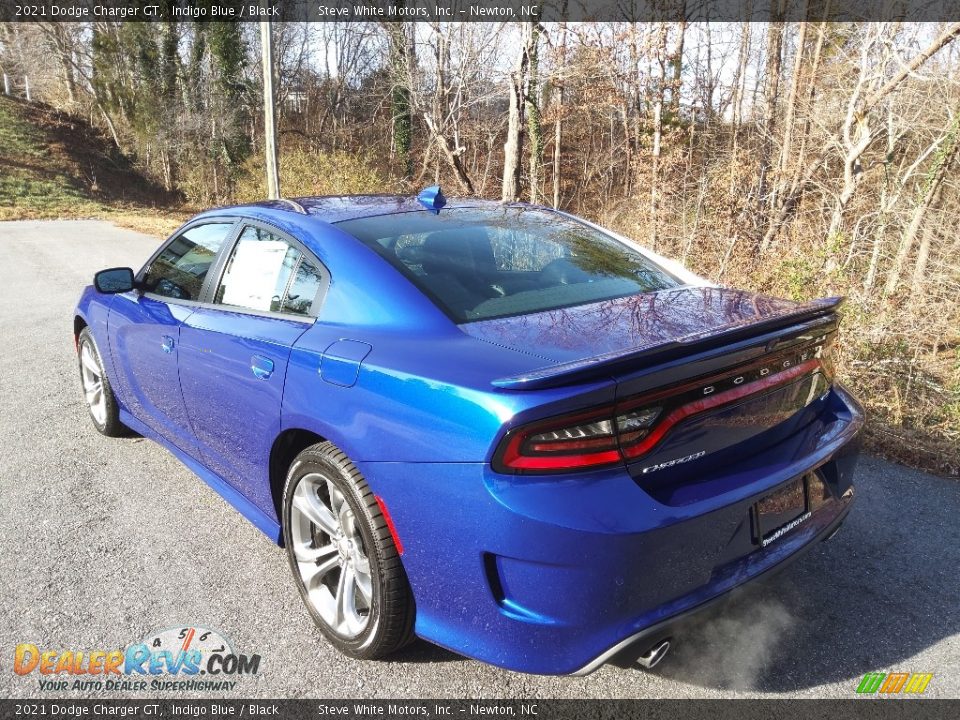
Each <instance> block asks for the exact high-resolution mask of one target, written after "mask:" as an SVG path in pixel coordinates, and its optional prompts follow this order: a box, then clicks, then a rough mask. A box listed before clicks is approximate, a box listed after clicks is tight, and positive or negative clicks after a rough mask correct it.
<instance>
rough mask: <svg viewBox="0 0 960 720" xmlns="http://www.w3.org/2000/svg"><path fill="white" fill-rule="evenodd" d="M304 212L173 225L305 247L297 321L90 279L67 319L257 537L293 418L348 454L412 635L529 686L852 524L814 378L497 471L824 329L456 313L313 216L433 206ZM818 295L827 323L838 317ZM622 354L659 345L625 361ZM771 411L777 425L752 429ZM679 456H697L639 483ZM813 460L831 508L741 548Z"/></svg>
mask: <svg viewBox="0 0 960 720" xmlns="http://www.w3.org/2000/svg"><path fill="white" fill-rule="evenodd" d="M300 203H301V204H302V205H303V207H304V208H305V209H306V210H307V215H303V214H299V213H297V212H293V211H292V210H291V209H290V207H289V206H288V205H287V204H285V203H282V202H272V203H271V202H268V203H261V204H259V205H250V206H243V207H237V208H229V209H219V210H213V211H210V212H207V213H203V214H201V215H200V216H198V218H196V219H195V220H194V221H192V222H195V221H203V220H210V219H225V218H226V219H237V218H240V219H242V218H247V219H250V220H253V221H257V222H260V223H266V224H268V225H270V226H272V227H274V228H276V229H277V230H279V231H281V232H283V233H286V234H288V235H289V236H292V237H293V238H295V239H296V240H297V241H299V242H300V243H301V244H302V245H303V246H304V247H305V248H306V249H307V250H308V251H309V252H310V253H312V254H314V255H315V256H316V259H317V260H318V261H319V263H321V264H322V266H323V267H324V268H325V271H326V272H327V273H329V283H328V286H327V289H326V294H325V297H324V299H323V302H322V306H321V308H320V311H319V315H318V317H317V318H316V319H315V320H314V319H305V318H293V317H284V316H280V315H276V314H272V313H260V314H256V313H245V312H242V311H237V310H236V309H231V308H226V307H223V306H215V305H212V304H207V303H203V302H201V303H196V302H193V303H186V302H178V301H167V300H164V299H162V298H158V297H157V296H152V295H144V294H141V293H140V292H138V291H132V292H127V293H121V294H118V295H104V294H100V293H98V292H97V291H96V290H94V289H93V288H92V287H88V288H86V289H85V290H84V291H83V294H82V296H81V298H80V301H79V303H78V306H77V310H76V317H77V319H78V322H82V323H83V324H86V325H89V327H90V328H91V331H92V332H93V335H94V338H95V340H96V342H97V344H98V346H99V347H100V350H101V356H102V358H103V362H104V364H105V366H106V367H105V369H106V372H107V374H108V375H109V377H110V378H111V379H112V380H113V385H114V387H115V390H116V394H117V399H118V401H119V403H120V407H121V419H122V421H123V422H124V423H126V424H127V425H129V426H130V427H131V428H133V429H134V430H136V431H138V432H140V433H142V434H143V435H145V436H147V437H150V438H151V439H154V440H156V441H157V442H159V443H161V444H162V445H164V446H165V447H167V448H169V449H170V450H171V451H172V452H173V453H174V454H175V455H176V456H177V457H178V458H179V459H180V460H181V461H183V462H184V463H185V464H186V465H187V466H188V467H190V469H192V470H193V471H194V472H196V473H197V474H198V475H200V477H201V478H202V479H203V480H204V481H206V482H207V483H208V484H210V485H211V487H213V488H214V489H215V490H216V491H217V492H219V493H220V494H222V495H223V496H224V497H225V498H226V499H227V500H228V502H230V503H231V504H232V505H234V507H236V508H237V509H238V510H239V511H240V512H241V513H243V514H244V515H245V516H246V517H247V518H248V519H250V520H251V521H252V522H253V523H254V524H255V525H256V526H257V527H259V528H260V529H261V530H262V531H263V532H264V533H265V534H266V535H267V536H268V537H270V538H271V539H272V540H273V541H275V542H279V541H280V537H281V533H280V525H279V522H280V519H279V518H278V517H277V514H276V510H275V508H276V506H277V504H276V498H275V496H274V493H273V491H272V488H271V482H270V473H269V467H270V457H271V452H272V450H273V448H274V443H275V441H276V440H277V438H278V437H280V436H281V433H284V432H285V431H288V430H307V431H310V432H312V433H315V434H316V435H319V436H320V437H322V438H325V439H328V440H330V441H332V442H333V443H335V444H336V445H337V446H339V447H340V448H341V449H342V450H343V451H344V452H345V453H346V454H347V455H348V456H350V457H351V459H352V460H353V461H354V462H355V463H356V464H357V466H358V467H359V469H360V470H361V471H362V472H363V473H364V475H365V477H366V478H367V481H368V482H369V484H370V487H371V489H372V490H373V491H374V493H375V494H376V495H377V496H379V497H380V498H382V500H383V501H384V502H385V504H386V506H387V507H388V508H389V510H390V514H391V516H392V518H393V521H394V524H395V526H396V529H397V532H398V534H399V537H400V538H401V540H402V542H403V546H404V555H403V563H404V567H405V569H406V572H407V575H408V577H409V579H410V583H411V586H412V588H413V592H414V596H415V599H416V606H417V619H416V631H417V633H418V634H419V635H420V636H421V637H424V638H426V639H428V640H430V641H432V642H435V643H438V644H440V645H443V646H446V647H448V648H451V649H453V650H455V651H457V652H460V653H463V654H465V655H469V656H471V657H475V658H479V659H481V660H484V661H487V662H491V663H494V664H497V665H501V666H504V667H508V668H512V669H516V670H521V671H525V672H536V673H570V672H575V671H577V670H580V669H582V668H584V667H592V666H591V661H592V660H593V659H594V658H596V657H598V656H601V655H602V654H603V653H604V652H605V651H606V650H608V649H609V648H612V647H613V646H615V645H617V643H619V642H621V641H622V640H624V639H625V638H628V637H631V636H632V635H634V634H636V633H639V632H642V631H643V630H644V629H645V628H651V627H659V625H658V624H659V623H663V622H664V621H669V620H670V619H671V618H673V617H675V616H678V615H679V614H681V613H684V612H687V611H689V610H691V609H694V608H697V607H698V606H701V605H703V604H704V603H707V602H708V601H710V600H711V599H712V598H715V597H716V596H718V595H720V594H721V593H723V592H726V591H728V590H730V589H732V588H734V587H736V586H738V585H740V584H742V583H744V582H746V581H747V580H750V579H751V578H754V577H757V576H758V575H759V574H761V573H763V572H766V571H767V570H770V569H772V568H775V567H777V566H778V565H781V564H782V563H784V562H785V561H787V560H789V559H791V558H793V557H796V556H797V555H798V554H799V553H800V552H801V551H803V550H805V549H808V548H809V547H811V546H812V544H813V543H814V542H815V541H816V540H818V539H821V538H823V537H825V536H826V535H828V534H829V533H830V532H832V530H833V528H835V527H836V526H837V525H838V524H839V523H840V522H841V521H842V520H843V518H844V517H845V515H846V513H847V512H848V511H849V508H850V503H851V497H852V494H851V493H850V492H849V491H850V490H851V477H852V473H853V468H854V466H855V462H856V457H857V451H858V443H857V441H856V436H857V433H858V431H859V429H860V427H861V425H862V423H863V415H862V411H861V410H860V408H859V406H858V404H857V403H856V401H855V400H854V399H853V398H852V397H851V396H850V395H849V393H847V392H846V391H845V390H844V389H843V388H842V387H841V386H839V385H836V384H834V385H832V386H829V385H828V386H827V388H828V389H827V390H826V391H825V392H824V391H823V388H821V387H819V386H814V385H811V384H810V383H812V382H813V381H810V380H809V379H808V380H807V381H804V382H806V383H807V384H803V383H802V382H799V381H798V382H797V383H793V384H791V385H788V386H786V387H781V388H777V389H775V390H774V391H771V392H770V393H766V394H764V395H763V396H760V397H751V398H749V399H748V401H746V402H743V403H739V404H737V405H735V406H732V407H725V408H721V409H719V410H718V411H715V412H711V413H707V414H705V415H702V416H697V417H694V418H690V419H689V420H688V421H686V422H684V423H683V424H681V425H679V426H678V427H677V428H676V429H675V430H674V431H673V432H672V434H671V435H669V436H668V438H667V439H666V440H665V441H664V442H663V443H661V444H660V445H659V446H657V447H656V448H655V449H654V451H653V452H652V453H651V454H650V455H649V456H647V457H644V458H642V459H641V460H640V461H636V462H631V463H629V464H627V465H623V464H622V465H619V466H614V467H605V468H602V469H594V470H589V471H583V472H579V473H574V474H554V475H536V476H528V475H507V474H501V473H497V472H495V471H494V470H493V468H492V466H491V460H492V458H493V455H494V452H495V450H496V448H497V446H498V444H499V442H500V440H501V438H503V437H504V435H505V433H507V432H508V431H509V430H511V429H512V428H516V427H518V426H520V425H523V424H525V423H528V422H530V421H533V420H538V419H542V418H546V417H551V416H555V415H559V414H563V413H567V412H573V411H578V410H581V409H584V408H592V407H597V406H603V405H609V404H610V403H613V402H614V401H617V400H619V399H620V398H622V397H624V396H627V395H631V396H632V395H635V394H638V393H643V392H647V391H650V390H652V389H656V388H659V387H663V386H664V385H668V384H671V383H676V382H678V381H681V380H686V379H689V378H692V377H700V376H705V375H706V374H708V373H710V372H714V371H716V370H717V369H718V368H722V367H727V366H730V365H731V364H733V363H740V362H746V361H750V360H753V359H756V358H758V357H762V356H763V353H764V352H768V351H769V350H770V348H771V347H773V346H774V345H776V343H777V342H779V340H780V339H782V336H783V335H784V333H785V332H786V329H787V328H790V329H792V331H793V332H794V333H796V332H798V331H799V330H798V329H801V330H802V329H804V328H805V327H806V326H807V325H805V322H806V323H807V324H810V325H811V326H813V325H816V323H817V322H820V320H817V321H813V320H810V318H812V317H815V316H816V314H817V313H816V312H812V311H813V310H816V308H798V306H797V305H795V304H793V303H789V302H787V301H782V300H777V299H774V298H766V297H763V296H758V295H754V294H751V293H745V292H742V291H734V290H726V289H720V288H712V287H707V286H684V287H681V288H678V289H673V290H666V291H661V292H659V293H648V294H646V295H639V296H634V297H630V298H620V299H616V300H611V301H605V302H602V303H593V304H589V305H581V306H575V307H568V308H563V309H562V310H557V311H552V312H547V313H536V314H530V315H522V316H518V317H511V318H500V319H497V320H490V321H482V322H475V323H467V324H463V325H456V324H455V323H454V322H453V321H452V320H450V318H448V317H447V316H446V315H445V314H444V313H443V312H441V311H440V310H439V309H438V308H437V307H436V305H434V303H433V302H431V301H430V300H429V299H428V298H427V297H426V296H424V295H423V294H422V293H421V292H420V291H419V290H417V289H416V288H415V287H414V286H413V285H412V284H411V282H410V281H408V280H407V279H406V278H404V277H403V276H402V275H401V274H400V273H399V272H398V271H397V270H396V269H394V268H393V267H392V266H391V265H390V264H389V263H387V262H386V261H385V260H384V259H383V258H381V257H380V256H378V255H377V254H376V253H375V252H373V251H372V250H371V249H370V248H368V247H366V246H365V245H363V244H362V243H361V242H359V241H357V240H355V239H354V238H353V237H351V236H350V235H348V234H346V233H344V232H342V231H341V230H339V229H338V228H337V227H336V226H335V225H334V224H332V223H335V222H336V221H339V220H346V219H353V218H357V217H364V216H371V215H379V214H389V213H399V212H403V213H407V212H428V211H427V210H424V209H423V207H422V206H421V205H420V204H419V203H418V201H417V200H416V199H414V198H397V197H392V196H369V197H357V198H350V197H343V198H303V199H301V200H300ZM446 207H447V208H451V207H472V208H484V207H497V204H495V203H486V202H483V201H460V200H456V201H449V202H448V204H447V206H446ZM440 212H446V210H441V211H440ZM241 221H242V220H241ZM234 235H236V233H235V234H234ZM230 245H231V243H230V242H228V243H227V244H226V246H225V247H224V249H223V250H222V251H221V253H222V254H223V255H222V256H223V257H225V256H226V253H228V252H229V251H230ZM818 307H820V311H819V314H820V315H821V316H830V317H832V315H831V313H832V312H833V310H834V309H835V305H833V304H829V303H828V305H826V306H824V305H821V306H818ZM798 309H799V310H803V311H804V315H803V316H802V317H796V316H793V315H792V313H795V312H796V311H797V310H798ZM821 319H822V317H821ZM768 321H769V322H768ZM758 323H766V325H764V326H763V329H762V331H761V330H755V329H756V328H757V327H758ZM778 323H779V324H778ZM743 329H745V330H746V331H747V332H746V333H745V334H744V333H740V334H738V331H739V330H743ZM691 338H694V339H695V340H696V342H692V343H691V342H689V340H690V339H691ZM678 339H686V341H687V342H686V344H684V343H683V342H681V343H677V342H676V341H677V340H678ZM665 348H666V349H665ZM638 349H641V350H644V351H647V350H651V349H652V350H654V351H656V352H654V354H653V355H650V354H645V355H643V357H644V358H645V359H644V360H642V361H639V360H637V359H636V358H632V359H631V357H630V356H631V355H632V354H633V353H635V352H636V351H637V350H638ZM658 353H659V354H658ZM624 358H627V359H624ZM557 368H560V369H561V370H560V371H558V370H557ZM544 377H548V378H550V379H549V380H548V381H544V379H543V378H544ZM505 378H506V379H509V378H514V381H511V382H500V383H499V385H500V386H499V387H498V386H497V385H495V384H494V383H495V381H498V380H503V379H505ZM530 378H535V379H537V381H536V382H532V383H531V382H527V381H526V380H529V379H530ZM525 379H526V380H525ZM817 393H819V395H818V397H817V398H816V399H814V400H813V401H808V400H803V401H800V400H798V398H800V399H802V398H809V397H810V396H812V395H813V394H817ZM784 408H787V409H789V417H783V418H780V419H779V420H777V421H776V422H774V421H772V420H771V419H770V418H771V417H775V416H776V414H777V412H778V411H781V410H783V409H784ZM698 449H706V450H707V453H706V455H704V456H702V457H699V458H696V459H694V460H692V461H690V462H687V463H684V464H682V465H677V466H675V467H668V468H667V469H665V470H662V471H658V472H657V473H655V474H651V475H646V474H643V473H642V468H641V466H648V465H650V464H654V463H658V462H660V461H661V460H667V461H669V460H670V459H672V458H676V457H679V456H684V455H686V454H695V451H696V450H698ZM815 468H816V469H818V471H819V473H820V474H821V476H822V478H823V479H824V481H825V483H826V484H827V485H828V487H829V488H830V490H831V493H832V495H833V500H832V501H831V502H830V503H829V504H828V505H827V506H825V507H824V508H823V509H821V510H820V511H817V512H816V513H814V515H813V516H812V518H811V519H810V520H809V521H808V522H806V523H804V524H802V525H800V526H799V527H798V528H796V529H795V530H793V531H791V532H790V533H788V534H787V535H785V536H784V538H783V539H782V540H780V541H778V542H776V543H773V544H772V545H770V546H768V547H766V548H762V549H761V548H759V547H758V546H757V545H756V543H755V542H754V541H753V540H752V539H751V532H750V513H751V509H752V508H753V507H754V505H755V503H756V502H757V500H758V499H759V498H761V497H763V496H766V495H767V494H769V493H770V492H771V491H772V490H774V489H776V488H778V487H779V486H782V485H784V484H786V483H788V482H790V481H791V480H793V479H795V478H797V477H799V476H802V475H803V474H805V473H807V472H809V471H811V470H813V469H815ZM641 649H645V648H641Z"/></svg>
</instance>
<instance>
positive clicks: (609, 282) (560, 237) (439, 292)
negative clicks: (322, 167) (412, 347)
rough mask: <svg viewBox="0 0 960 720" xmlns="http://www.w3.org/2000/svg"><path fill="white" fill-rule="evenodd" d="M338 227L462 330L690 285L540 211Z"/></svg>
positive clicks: (413, 217)
mask: <svg viewBox="0 0 960 720" xmlns="http://www.w3.org/2000/svg"><path fill="white" fill-rule="evenodd" d="M337 227H338V228H340V229H341V230H344V231H346V232H348V233H350V234H351V235H353V236H354V237H356V238H357V239H359V240H361V241H362V242H364V243H365V244H366V245H368V246H369V247H371V248H373V249H374V250H375V251H376V252H378V253H379V254H380V255H382V256H383V257H384V258H386V259H387V260H388V261H389V262H390V263H391V264H392V265H394V266H395V267H396V268H397V269H399V270H400V271H401V272H402V273H403V274H404V275H406V276H407V277H408V278H409V279H410V280H411V281H412V282H413V283H414V284H415V285H416V286H417V287H418V288H419V289H420V290H421V291H422V292H424V293H425V294H426V295H428V296H429V297H430V298H431V299H432V300H433V301H434V302H436V303H437V304H438V305H439V306H440V307H441V308H442V309H443V310H444V311H445V312H446V313H447V314H448V315H450V316H451V317H452V318H454V319H455V320H457V321H459V322H469V321H474V320H489V319H493V318H499V317H506V316H510V315H524V314H527V313H534V312H542V311H546V310H554V309H556V308H562V307H570V306H572V305H583V304H586V303H592V302H598V301H601V300H610V299H612V298H618V297H626V296H628V295H636V294H639V293H645V292H650V291H653V290H662V289H664V288H670V287H676V286H677V285H678V284H680V283H679V282H678V281H677V280H676V278H674V277H673V276H672V275H670V274H668V273H667V272H666V271H665V270H663V269H662V268H660V267H659V266H657V265H655V264H654V263H653V262H651V261H650V260H649V259H648V258H646V257H644V256H643V255H641V254H640V253H639V252H637V251H636V250H634V249H632V248H630V247H628V246H627V245H625V244H623V243H621V242H619V241H618V240H616V239H615V238H613V237H611V236H609V235H607V234H606V233H603V232H601V231H599V230H595V229H594V228H592V227H590V226H589V225H585V224H584V223H581V222H577V221H576V220H573V219H571V218H568V217H565V216H563V215H559V214H557V213H552V212H548V211H545V210H538V209H533V208H516V207H501V208H491V209H476V208H468V209H457V208H451V209H447V210H441V211H440V212H439V213H438V214H434V213H431V212H427V211H424V212H411V213H400V214H393V215H379V216H376V217H367V218H360V219H357V220H347V221H344V222H340V223H337Z"/></svg>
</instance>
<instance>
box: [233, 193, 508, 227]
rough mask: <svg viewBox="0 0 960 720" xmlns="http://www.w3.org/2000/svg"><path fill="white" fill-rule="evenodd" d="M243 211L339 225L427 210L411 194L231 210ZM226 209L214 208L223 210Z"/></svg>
mask: <svg viewBox="0 0 960 720" xmlns="http://www.w3.org/2000/svg"><path fill="white" fill-rule="evenodd" d="M496 207H502V203H500V202H499V201H495V200H476V199H470V198H465V199H450V200H448V201H447V204H446V205H445V208H496ZM244 208H247V209H253V208H263V209H268V210H285V211H288V212H292V213H299V214H301V215H308V216H310V217H315V218H317V219H319V220H322V221H324V222H328V223H338V222H343V221H345V220H356V219H357V218H363V217H373V216H375V215H392V214H395V213H404V212H422V211H424V210H427V208H426V207H424V205H422V204H421V203H420V202H419V201H418V200H417V198H416V197H414V196H411V195H327V196H317V197H298V198H284V199H281V200H264V201H262V202H255V203H249V204H247V205H238V206H235V207H233V208H230V209H231V210H237V211H242V210H243V209H244ZM225 209H226V208H217V210H218V211H221V212H222V211H223V210H225Z"/></svg>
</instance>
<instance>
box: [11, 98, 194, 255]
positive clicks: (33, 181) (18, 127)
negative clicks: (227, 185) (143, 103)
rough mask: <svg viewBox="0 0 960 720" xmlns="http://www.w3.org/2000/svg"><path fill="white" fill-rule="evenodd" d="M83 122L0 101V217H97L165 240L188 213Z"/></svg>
mask: <svg viewBox="0 0 960 720" xmlns="http://www.w3.org/2000/svg"><path fill="white" fill-rule="evenodd" d="M178 200H179V198H178V197H177V196H176V195H175V194H173V193H168V192H166V191H165V190H164V189H163V188H162V187H158V186H157V185H156V184H155V183H153V182H151V181H150V180H148V179H146V178H144V177H143V176H142V175H140V174H139V173H138V172H137V171H136V170H135V169H134V168H133V167H132V165H131V163H130V161H129V159H128V158H126V157H125V156H124V155H123V154H122V153H120V151H119V150H118V149H117V147H116V145H115V144H114V143H113V141H112V140H111V139H110V138H109V137H106V136H104V135H103V133H102V132H100V131H99V130H97V129H96V128H93V127H91V126H90V125H89V124H88V123H87V122H85V121H84V120H83V119H81V118H78V117H76V116H73V115H68V114H65V113H62V112H58V111H56V110H54V109H53V108H50V107H47V106H44V105H40V104H37V103H27V102H24V101H22V100H17V99H13V98H9V97H4V96H0V220H32V219H53V218H101V219H104V220H110V221H112V222H115V223H117V224H118V225H123V226H126V227H132V228H134V229H136V230H140V231H142V232H147V233H150V234H154V235H159V236H162V235H165V234H167V233H168V232H170V231H171V230H172V229H174V228H175V227H176V226H177V225H179V224H180V223H181V222H182V221H183V219H184V218H185V217H186V216H187V215H188V214H189V212H188V211H185V210H183V209H181V208H180V206H179V202H178Z"/></svg>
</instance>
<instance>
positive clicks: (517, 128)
mask: <svg viewBox="0 0 960 720" xmlns="http://www.w3.org/2000/svg"><path fill="white" fill-rule="evenodd" d="M532 35H533V25H532V23H524V24H523V45H522V47H521V49H520V53H519V54H518V56H517V63H516V65H515V66H514V70H513V72H512V73H511V75H510V109H509V112H508V115H507V139H506V142H504V144H503V186H502V193H501V199H502V200H503V202H516V201H517V200H519V199H520V158H521V156H522V154H523V119H522V117H521V115H522V113H523V105H524V101H525V98H524V88H525V87H526V84H527V72H528V69H529V67H530V65H529V63H530V54H529V50H530V43H531V40H532Z"/></svg>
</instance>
